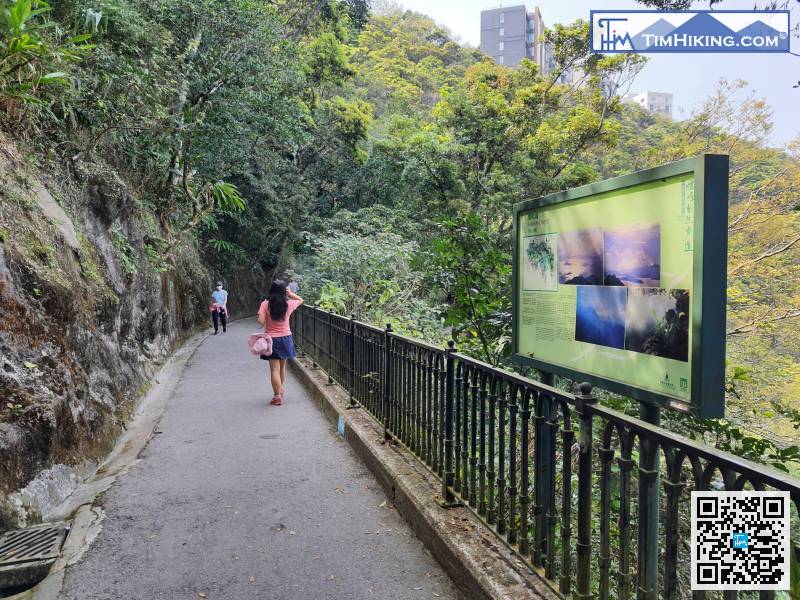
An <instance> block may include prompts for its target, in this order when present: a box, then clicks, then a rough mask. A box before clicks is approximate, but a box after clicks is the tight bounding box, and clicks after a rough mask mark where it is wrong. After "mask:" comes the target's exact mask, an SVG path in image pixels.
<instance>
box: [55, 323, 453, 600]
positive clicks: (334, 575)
mask: <svg viewBox="0 0 800 600" xmlns="http://www.w3.org/2000/svg"><path fill="white" fill-rule="evenodd" d="M256 330H257V326H256V325H255V322H254V321H239V322H235V323H233V324H231V325H230V326H229V327H228V333H226V334H222V333H221V332H220V334H219V335H218V336H209V337H208V339H206V340H205V341H204V342H203V343H202V344H201V345H200V346H199V348H198V349H197V351H196V353H195V354H194V356H193V357H192V359H191V360H190V362H189V364H188V365H187V368H186V370H185V371H184V374H183V377H182V380H181V381H180V383H179V385H178V386H177V387H176V389H175V392H174V393H173V396H172V398H171V400H170V402H169V404H168V405H167V408H166V410H165V413H164V415H163V417H162V419H161V421H160V423H159V426H158V429H157V435H155V436H154V437H153V439H152V440H151V441H150V443H149V444H148V446H147V447H146V448H145V450H144V451H143V452H142V454H141V461H140V462H139V463H137V464H136V465H134V466H133V467H132V468H131V469H130V471H129V472H128V473H127V474H126V475H123V476H122V477H121V478H120V479H119V481H117V483H116V484H115V485H114V486H113V487H112V488H111V489H110V490H109V491H108V492H107V493H106V494H105V495H104V496H103V497H102V498H101V499H100V501H99V504H100V505H101V506H102V507H103V509H104V510H105V513H106V514H105V519H104V521H103V523H102V530H101V531H100V533H99V535H98V536H97V539H96V540H95V541H94V542H93V543H92V545H91V547H90V548H89V550H88V552H87V553H86V554H85V555H84V556H83V559H82V560H81V561H80V562H79V563H77V564H76V565H73V566H71V567H69V568H68V569H67V573H66V577H65V579H64V588H63V590H62V593H61V596H60V597H61V598H64V599H68V600H101V599H102V600H112V599H113V600H120V599H132V600H155V599H159V600H160V599H163V600H181V599H197V598H207V599H208V600H223V599H226V600H248V599H256V598H258V599H269V600H295V599H297V600H313V599H326V600H346V599H353V600H363V599H369V598H376V599H378V598H380V599H389V600H395V599H397V600H400V599H422V598H426V599H430V598H447V599H454V598H458V597H459V596H458V594H457V593H456V592H455V591H454V588H453V587H452V584H451V582H450V580H449V579H448V577H447V576H446V575H445V574H444V572H443V571H442V569H441V568H440V567H439V565H438V564H437V563H436V562H435V560H434V559H433V558H432V557H431V555H430V554H429V553H428V552H427V551H426V550H425V548H424V547H423V546H422V544H421V543H420V542H419V540H417V538H416V537H415V536H414V534H413V533H412V532H411V530H410V529H409V527H408V526H407V525H406V524H405V523H404V522H403V520H402V519H401V518H400V517H399V516H398V515H397V513H396V511H395V510H394V509H393V508H392V507H391V505H390V504H389V502H387V501H386V496H385V495H384V494H383V492H382V490H381V488H380V487H379V486H378V484H377V482H376V481H375V480H374V479H373V477H372V476H371V474H370V473H369V472H368V471H367V470H366V468H365V467H364V466H363V465H362V464H361V463H360V462H359V461H358V459H357V458H356V456H355V455H354V454H352V452H351V451H350V449H349V447H348V446H347V445H346V444H345V442H344V441H343V440H341V439H340V438H339V437H338V435H337V434H336V431H335V428H333V427H331V426H330V425H329V423H328V422H327V421H326V420H325V419H324V418H323V417H322V415H321V413H320V412H319V411H318V409H317V408H316V406H315V405H314V404H313V403H312V401H311V400H310V399H309V398H308V397H307V396H306V395H305V393H304V390H303V389H302V387H301V386H300V384H299V383H298V382H297V381H296V380H295V379H294V378H292V376H291V375H289V379H288V381H287V389H286V400H285V403H284V405H283V406H281V407H273V406H268V401H269V399H270V398H271V396H272V394H271V392H270V391H268V389H267V380H266V369H267V367H266V363H264V362H263V361H259V360H258V359H257V358H255V357H253V356H251V355H250V354H249V352H248V350H247V335H248V334H249V333H251V332H253V331H256Z"/></svg>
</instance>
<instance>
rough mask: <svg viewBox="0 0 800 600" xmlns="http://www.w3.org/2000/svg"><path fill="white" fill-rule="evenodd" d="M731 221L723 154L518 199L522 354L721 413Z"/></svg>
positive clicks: (565, 371)
mask: <svg viewBox="0 0 800 600" xmlns="http://www.w3.org/2000/svg"><path fill="white" fill-rule="evenodd" d="M727 217H728V157H727V156H723V155H713V154H706V155H703V156H700V157H697V158H690V159H686V160H682V161H679V162H675V163H671V164H667V165H663V166H660V167H657V168H654V169H648V170H646V171H640V172H638V173H633V174H631V175H624V176H622V177H616V178H614V179H609V180H606V181H601V182H598V183H593V184H590V185H586V186H583V187H580V188H576V189H572V190H568V191H566V192H560V193H557V194H552V195H549V196H545V197H542V198H538V199H535V200H529V201H526V202H521V203H519V204H517V205H516V206H515V207H514V275H513V287H514V307H513V311H514V312H513V314H514V318H513V353H514V358H515V360H516V361H518V362H519V363H522V364H526V365H530V366H533V367H536V368H537V369H540V370H542V371H545V372H550V373H556V374H559V375H564V376H567V377H570V378H572V379H576V380H580V381H589V382H591V383H593V384H595V385H597V386H599V387H601V388H605V389H607V390H610V391H613V392H617V393H620V394H624V395H627V396H630V397H632V398H635V399H637V400H640V401H642V402H644V403H646V404H648V405H650V406H655V407H667V408H672V409H676V410H680V411H684V412H691V413H692V414H695V415H697V416H699V417H702V418H711V417H722V416H723V415H724V406H725V395H724V394H725V392H724V389H725V386H724V377H725V301H726V286H727V281H726V260H727Z"/></svg>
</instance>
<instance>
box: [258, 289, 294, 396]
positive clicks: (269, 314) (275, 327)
mask: <svg viewBox="0 0 800 600" xmlns="http://www.w3.org/2000/svg"><path fill="white" fill-rule="evenodd" d="M302 303H303V299H302V298H301V297H300V296H298V295H297V294H295V293H294V292H292V291H291V290H290V289H288V288H287V286H286V282H285V281H281V280H276V281H274V282H273V283H272V285H271V286H270V288H269V295H268V297H267V299H266V300H264V301H263V302H262V303H261V306H260V307H259V309H258V322H259V323H260V324H261V325H263V326H264V331H265V332H266V333H267V335H269V336H270V337H271V338H272V354H270V355H269V356H262V357H261V358H262V359H263V360H268V361H269V372H270V381H271V383H272V392H273V397H272V401H271V402H270V404H273V405H274V406H280V405H281V404H283V385H284V383H285V382H286V361H287V360H288V359H290V358H295V357H296V356H297V353H296V352H295V349H294V340H293V339H292V330H291V329H290V327H289V317H290V316H291V315H292V313H293V312H294V311H295V310H296V309H297V307H298V306H300V305H301V304H302Z"/></svg>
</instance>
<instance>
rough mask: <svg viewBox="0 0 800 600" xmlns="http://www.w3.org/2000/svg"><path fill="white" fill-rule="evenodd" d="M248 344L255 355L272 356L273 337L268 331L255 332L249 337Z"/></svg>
mask: <svg viewBox="0 0 800 600" xmlns="http://www.w3.org/2000/svg"><path fill="white" fill-rule="evenodd" d="M247 345H248V346H249V347H250V352H251V353H252V354H253V355H254V356H270V355H271V354H272V338H271V337H269V336H268V335H267V334H266V333H264V332H260V333H253V334H250V337H249V338H247Z"/></svg>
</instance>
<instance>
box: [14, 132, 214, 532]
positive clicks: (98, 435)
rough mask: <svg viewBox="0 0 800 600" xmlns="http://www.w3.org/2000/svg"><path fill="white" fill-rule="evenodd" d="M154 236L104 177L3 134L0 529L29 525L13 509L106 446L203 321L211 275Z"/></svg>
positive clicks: (142, 212) (113, 181)
mask: <svg viewBox="0 0 800 600" xmlns="http://www.w3.org/2000/svg"><path fill="white" fill-rule="evenodd" d="M160 234H161V230H160V228H159V226H158V224H157V221H156V219H155V218H154V217H153V212H152V211H151V210H149V209H148V207H147V206H146V205H144V204H143V202H142V200H141V199H140V198H137V197H136V194H135V191H134V190H133V189H132V188H131V186H130V185H128V184H127V183H126V182H124V181H123V180H122V179H121V178H120V177H119V176H118V175H117V174H116V173H115V172H114V171H113V170H112V169H110V168H108V167H107V166H104V165H102V164H98V163H84V162H74V163H70V164H68V165H64V164H60V163H58V162H48V161H47V160H46V159H42V160H39V161H37V162H35V163H34V162H33V161H32V160H30V159H28V160H25V159H23V157H22V156H21V154H20V152H19V150H18V149H17V147H16V146H15V145H14V144H13V143H11V142H10V141H8V140H7V139H3V138H2V137H0V530H2V529H3V526H4V525H5V526H9V525H13V524H17V523H19V522H34V521H35V520H36V513H37V510H38V508H37V506H35V505H34V506H25V505H24V504H25V502H22V503H21V502H20V501H19V500H18V496H16V498H17V500H16V502H12V501H11V499H12V498H14V497H15V496H13V495H12V494H13V492H15V491H16V490H19V489H20V488H22V487H23V486H25V485H27V484H28V483H29V482H31V480H33V479H34V478H35V477H36V476H37V474H39V473H41V472H43V471H45V470H46V469H49V468H50V467H52V466H53V465H66V466H68V467H69V468H73V467H77V466H79V465H80V464H81V463H85V462H87V461H88V462H90V461H93V460H95V459H97V458H98V457H100V456H102V454H104V453H105V452H106V451H107V450H108V449H110V447H111V446H112V445H113V442H114V440H115V438H116V437H117V435H118V434H119V432H120V430H121V428H122V427H124V423H125V419H126V418H127V416H128V415H129V413H130V412H131V410H132V408H133V407H134V405H135V401H136V400H137V398H139V397H140V396H141V394H142V392H143V391H144V390H145V389H146V388H147V386H148V384H149V382H150V378H151V377H152V375H153V373H154V372H155V370H156V369H157V367H158V366H159V365H160V364H161V363H162V362H163V360H164V359H165V358H166V357H167V356H168V355H169V354H170V353H171V352H172V350H173V349H174V348H175V346H176V344H178V343H179V342H180V340H181V339H182V338H183V337H184V336H185V335H186V334H187V333H189V332H190V331H192V329H193V328H195V327H196V326H198V324H202V323H205V322H206V319H207V318H208V315H207V312H206V311H207V305H208V304H207V296H208V294H209V293H210V290H211V283H212V275H211V274H210V273H208V271H207V270H206V269H205V268H204V266H203V264H202V260H201V257H200V256H199V254H198V252H197V250H196V249H195V248H194V247H193V246H192V245H191V244H189V243H186V244H185V245H183V246H181V247H178V248H177V249H175V250H174V252H173V253H172V256H169V254H168V253H167V252H165V249H164V248H163V243H162V245H161V246H160V245H159V244H160V243H161V242H160ZM34 504H35V503H34Z"/></svg>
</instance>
